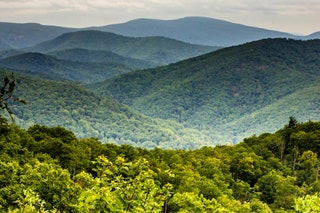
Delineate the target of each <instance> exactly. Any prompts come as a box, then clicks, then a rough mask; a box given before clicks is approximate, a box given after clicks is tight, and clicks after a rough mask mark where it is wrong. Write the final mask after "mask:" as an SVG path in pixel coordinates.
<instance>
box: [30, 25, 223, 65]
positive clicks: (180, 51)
mask: <svg viewBox="0 0 320 213" xmlns="http://www.w3.org/2000/svg"><path fill="white" fill-rule="evenodd" d="M74 48H83V49H88V50H104V51H111V52H113V53H115V54H118V55H121V56H124V57H129V58H134V59H139V60H144V61H149V62H152V63H155V64H158V65H163V64H169V63H173V62H176V61H179V60H182V59H186V58H190V57H193V56H196V55H201V54H204V53H207V52H211V51H214V50H216V49H218V48H217V47H211V46H202V45H195V44H189V43H185V42H181V41H178V40H173V39H168V38H164V37H143V38H133V37H126V36H121V35H118V34H114V33H109V32H101V31H93V30H86V31H79V32H72V33H65V34H63V35H61V36H58V37H57V38H55V39H53V40H49V41H46V42H43V43H40V44H38V45H35V46H34V47H31V48H27V49H26V50H27V51H31V52H41V53H49V52H53V51H61V50H66V49H74Z"/></svg>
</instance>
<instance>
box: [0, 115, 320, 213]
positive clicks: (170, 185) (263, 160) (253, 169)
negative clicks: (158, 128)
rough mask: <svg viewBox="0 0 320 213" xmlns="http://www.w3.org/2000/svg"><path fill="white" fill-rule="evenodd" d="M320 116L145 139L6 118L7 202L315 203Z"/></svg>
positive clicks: (32, 207) (149, 207) (43, 206)
mask: <svg viewBox="0 0 320 213" xmlns="http://www.w3.org/2000/svg"><path fill="white" fill-rule="evenodd" d="M319 141H320V122H312V121H309V122H305V123H299V122H298V121H297V120H296V119H295V118H294V117H291V118H290V120H289V122H288V124H287V125H285V126H284V127H283V128H282V129H280V130H278V131H277V132H276V133H274V134H271V133H264V134H262V135H260V136H252V137H249V138H246V139H244V141H243V142H241V143H239V144H237V145H232V146H226V145H221V146H216V147H202V148H201V149H195V150H170V149H159V148H156V149H151V150H148V149H142V148H134V147H132V146H130V145H121V146H117V145H114V144H108V143H107V144H104V143H101V142H100V141H99V140H97V139H95V138H83V139H80V140H79V139H77V138H76V137H75V135H74V134H73V132H71V131H69V130H66V129H65V128H63V127H59V126H58V127H46V126H40V125H34V126H32V127H30V128H28V129H21V128H19V127H18V126H14V125H12V124H8V123H7V122H4V121H3V118H2V122H1V126H0V150H1V151H0V164H1V167H0V170H1V172H0V174H1V175H0V210H1V211H2V212H197V213H198V212H243V213H247V212H319V210H320V206H319V204H320V202H319V201H320V195H319V190H320V180H319V163H320V162H319V158H318V156H319V154H320V146H319Z"/></svg>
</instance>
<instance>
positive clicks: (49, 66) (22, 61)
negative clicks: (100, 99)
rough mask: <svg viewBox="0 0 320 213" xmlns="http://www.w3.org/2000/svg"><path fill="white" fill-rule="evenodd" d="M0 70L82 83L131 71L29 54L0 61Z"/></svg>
mask: <svg viewBox="0 0 320 213" xmlns="http://www.w3.org/2000/svg"><path fill="white" fill-rule="evenodd" d="M145 64H147V63H145ZM0 68H8V69H16V70H21V71H27V72H32V73H35V74H40V75H42V76H44V75H45V76H47V77H46V78H47V79H53V80H54V79H55V80H68V81H76V82H83V83H92V82H97V81H102V80H105V79H108V78H111V77H114V76H117V75H120V74H123V73H126V72H130V71H132V70H133V68H132V66H129V65H128V66H126V65H123V64H120V63H116V62H111V61H110V62H104V63H95V62H76V61H67V60H60V59H57V58H55V57H53V56H49V55H45V54H41V53H30V52H29V53H23V54H19V55H14V56H11V57H8V58H4V59H1V60H0Z"/></svg>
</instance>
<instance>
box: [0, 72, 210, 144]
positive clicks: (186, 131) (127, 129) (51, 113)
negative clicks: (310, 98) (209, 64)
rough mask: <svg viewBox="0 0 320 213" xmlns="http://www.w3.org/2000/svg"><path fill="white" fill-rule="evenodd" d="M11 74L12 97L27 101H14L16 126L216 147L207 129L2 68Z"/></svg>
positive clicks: (140, 141) (120, 140) (108, 138)
mask: <svg viewBox="0 0 320 213" xmlns="http://www.w3.org/2000/svg"><path fill="white" fill-rule="evenodd" d="M10 72H14V76H15V78H16V79H17V82H16V90H15V94H16V95H17V96H18V97H21V98H22V99H24V100H25V101H26V102H27V103H28V104H26V105H22V104H20V103H12V111H13V113H14V119H15V123H16V124H17V125H19V126H21V127H23V128H28V127H30V126H33V125H34V124H41V125H45V126H49V127H53V126H63V127H65V128H67V129H69V130H71V131H73V132H74V134H75V135H76V136H77V137H78V138H85V137H95V138H98V139H99V140H100V141H102V142H104V143H105V142H110V143H114V144H118V145H121V144H130V145H133V146H139V147H144V148H154V147H159V148H170V149H194V148H199V147H201V146H205V145H213V144H214V143H215V140H214V138H211V136H210V135H209V134H207V133H206V132H205V131H199V130H196V129H192V128H185V127H184V126H183V125H181V124H178V123H177V122H175V121H170V120H162V119H155V118H151V117H148V116H145V115H143V114H141V113H139V112H137V111H134V110H132V109H131V108H129V107H128V106H126V105H123V104H120V103H119V102H117V101H115V100H114V99H111V98H109V97H100V96H98V95H96V94H94V93H93V92H90V91H88V90H86V89H85V88H84V87H82V86H81V85H78V84H74V83H70V82H58V81H52V80H44V79H42V78H41V77H36V76H35V75H34V74H33V73H24V72H23V73H20V72H18V71H16V70H11V71H10V70H1V69H0V78H4V77H5V75H9V76H10Z"/></svg>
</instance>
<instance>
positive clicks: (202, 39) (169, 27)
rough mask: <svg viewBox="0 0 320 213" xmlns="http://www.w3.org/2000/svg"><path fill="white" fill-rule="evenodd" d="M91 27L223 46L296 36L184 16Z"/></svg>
mask: <svg viewBox="0 0 320 213" xmlns="http://www.w3.org/2000/svg"><path fill="white" fill-rule="evenodd" d="M93 29H96V30H100V31H108V32H113V33H117V34H121V35H125V36H133V37H146V36H164V37H167V38H172V39H176V40H180V41H184V42H188V43H192V44H200V45H210V46H224V47H226V46H232V45H237V44H242V43H245V42H250V41H255V40H260V39H264V38H294V37H295V36H294V35H292V34H289V33H284V32H279V31H274V30H267V29H263V28H258V27H251V26H246V25H242V24H237V23H232V22H227V21H223V20H218V19H212V18H206V17H185V18H180V19H174V20H158V19H135V20H131V21H128V22H126V23H120V24H113V25H107V26H103V27H97V28H93Z"/></svg>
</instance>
